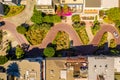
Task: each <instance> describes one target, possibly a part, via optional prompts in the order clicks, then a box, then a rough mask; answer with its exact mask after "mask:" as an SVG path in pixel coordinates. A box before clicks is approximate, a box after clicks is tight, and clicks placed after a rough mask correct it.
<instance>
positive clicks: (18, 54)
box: [15, 45, 25, 59]
mask: <svg viewBox="0 0 120 80" xmlns="http://www.w3.org/2000/svg"><path fill="white" fill-rule="evenodd" d="M15 54H16V57H17V59H20V58H23V57H24V54H25V52H24V51H23V49H22V48H21V47H20V46H19V45H18V46H17V47H16V50H15Z"/></svg>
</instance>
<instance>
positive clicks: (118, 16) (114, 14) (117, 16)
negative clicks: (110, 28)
mask: <svg viewBox="0 0 120 80" xmlns="http://www.w3.org/2000/svg"><path fill="white" fill-rule="evenodd" d="M106 13H107V16H108V18H109V19H110V20H112V21H113V22H115V21H116V20H120V8H117V7H115V8H111V9H109V10H107V11H106Z"/></svg>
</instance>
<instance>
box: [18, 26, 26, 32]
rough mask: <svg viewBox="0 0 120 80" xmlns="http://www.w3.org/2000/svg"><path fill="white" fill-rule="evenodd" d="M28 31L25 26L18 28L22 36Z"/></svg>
mask: <svg viewBox="0 0 120 80" xmlns="http://www.w3.org/2000/svg"><path fill="white" fill-rule="evenodd" d="M26 31H27V29H26V27H24V26H18V27H17V32H18V33H20V34H25V33H26Z"/></svg>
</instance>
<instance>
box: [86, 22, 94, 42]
mask: <svg viewBox="0 0 120 80" xmlns="http://www.w3.org/2000/svg"><path fill="white" fill-rule="evenodd" d="M85 23H86V27H85V29H86V32H87V35H88V38H89V43H91V41H92V40H93V38H94V35H93V34H92V31H91V26H92V24H91V23H89V22H85Z"/></svg>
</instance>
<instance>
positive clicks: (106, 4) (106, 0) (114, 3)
mask: <svg viewBox="0 0 120 80" xmlns="http://www.w3.org/2000/svg"><path fill="white" fill-rule="evenodd" d="M101 1H102V2H101V7H102V8H105V9H107V8H112V7H119V0H101Z"/></svg>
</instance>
